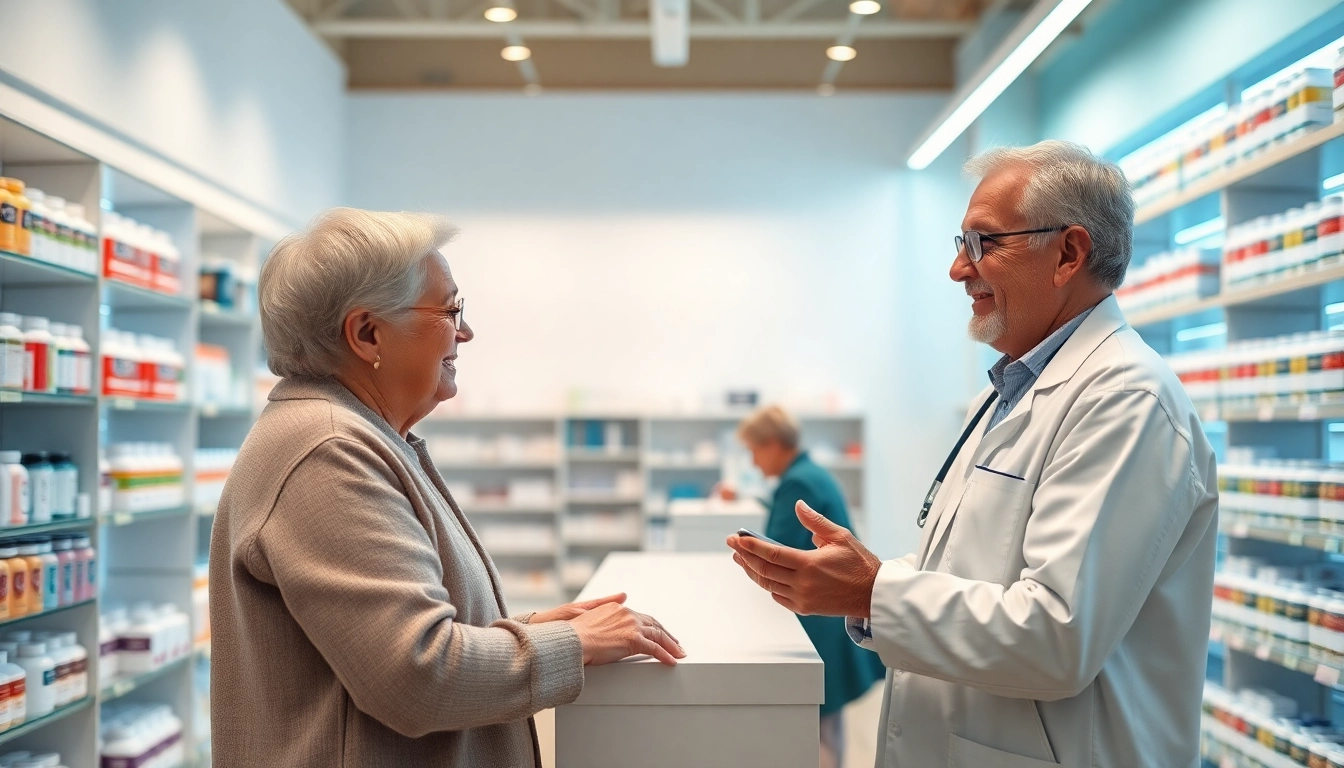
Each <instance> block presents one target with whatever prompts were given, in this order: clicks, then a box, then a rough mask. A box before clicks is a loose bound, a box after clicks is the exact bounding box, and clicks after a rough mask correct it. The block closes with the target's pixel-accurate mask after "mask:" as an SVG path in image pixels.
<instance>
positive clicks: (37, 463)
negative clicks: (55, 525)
mask: <svg viewBox="0 0 1344 768" xmlns="http://www.w3.org/2000/svg"><path fill="white" fill-rule="evenodd" d="M23 466H24V467H25V468H26V469H27V470H28V483H29V493H28V496H29V500H30V505H29V508H28V522H30V523H34V524H38V523H50V522H51V506H52V505H51V501H52V498H51V497H52V493H53V490H54V488H53V486H54V485H55V484H56V472H55V470H54V469H53V468H52V466H51V461H50V460H49V459H48V456H47V453H46V451H38V452H37V453H25V454H23Z"/></svg>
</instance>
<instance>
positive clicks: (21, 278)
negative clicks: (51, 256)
mask: <svg viewBox="0 0 1344 768" xmlns="http://www.w3.org/2000/svg"><path fill="white" fill-rule="evenodd" d="M97 282H98V278H97V277H96V276H95V275H91V274H89V273H88V272H80V271H79V270H77V269H70V268H68V267H60V266H57V265H55V264H47V263H46V262H41V261H37V260H36V259H30V258H28V257H27V256H20V255H19V254H17V253H13V252H10V251H0V285H22V286H37V285H88V286H92V285H94V284H95V283H97Z"/></svg>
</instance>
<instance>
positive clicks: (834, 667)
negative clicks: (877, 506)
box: [765, 452, 886, 715]
mask: <svg viewBox="0 0 1344 768" xmlns="http://www.w3.org/2000/svg"><path fill="white" fill-rule="evenodd" d="M799 499H802V500H803V501H805V502H807V505H808V506H809V507H811V508H813V509H815V510H816V511H817V512H819V513H820V514H821V516H822V517H825V518H826V519H827V520H830V521H831V522H833V523H835V524H836V525H842V526H844V527H845V528H851V526H850V522H849V510H848V509H847V508H846V507H845V497H844V494H842V493H841V492H840V486H838V485H837V484H836V482H835V478H833V477H831V475H830V473H828V472H827V471H826V470H824V469H822V468H821V467H819V466H817V464H816V462H814V461H812V459H811V458H809V457H808V455H807V453H806V452H803V453H800V454H798V458H797V459H794V462H793V464H790V465H789V468H788V469H786V470H784V474H782V475H780V477H779V488H777V489H776V490H775V496H774V499H773V500H772V501H771V502H770V516H769V518H767V520H766V523H765V535H766V536H769V537H770V538H772V539H774V540H775V541H778V542H779V543H780V544H783V545H784V546H786V547H793V548H794V549H816V547H815V546H813V544H812V533H811V532H810V531H808V530H807V529H806V528H804V527H803V524H802V523H800V522H798V515H797V513H796V512H795V511H794V505H795V504H797V503H798V500H799ZM798 620H799V621H801V622H802V624H803V629H804V630H805V631H806V632H807V636H808V637H810V638H811V639H812V645H814V646H816V649H817V655H819V656H821V660H822V661H823V662H824V663H825V664H826V701H825V703H824V704H822V705H821V714H823V715H829V714H833V713H835V712H839V711H840V708H841V707H843V706H844V705H846V704H848V703H849V702H851V701H853V700H854V699H857V698H859V697H860V696H862V695H863V694H864V693H867V691H868V689H869V688H871V687H872V685H873V683H875V682H877V681H878V680H881V679H883V678H884V677H885V676H886V669H885V668H884V667H883V666H882V662H881V660H880V659H879V658H878V656H877V654H875V653H873V652H871V651H867V650H864V649H863V648H860V647H859V646H857V645H855V644H854V643H853V642H852V641H851V640H850V639H849V635H848V633H846V631H845V620H844V618H842V617H839V616H799V617H798Z"/></svg>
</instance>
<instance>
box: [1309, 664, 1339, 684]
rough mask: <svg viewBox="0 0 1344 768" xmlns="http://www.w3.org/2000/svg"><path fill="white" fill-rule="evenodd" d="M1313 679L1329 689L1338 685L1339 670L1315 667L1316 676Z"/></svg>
mask: <svg viewBox="0 0 1344 768" xmlns="http://www.w3.org/2000/svg"><path fill="white" fill-rule="evenodd" d="M1313 677H1314V678H1315V679H1316V682H1318V683H1320V684H1321V685H1328V686H1330V687H1331V688H1334V687H1335V686H1337V685H1339V670H1338V669H1337V668H1335V667H1329V666H1326V665H1325V664H1321V665H1319V666H1317V667H1316V674H1315V675H1313Z"/></svg>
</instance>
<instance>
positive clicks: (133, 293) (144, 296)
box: [103, 280, 196, 312]
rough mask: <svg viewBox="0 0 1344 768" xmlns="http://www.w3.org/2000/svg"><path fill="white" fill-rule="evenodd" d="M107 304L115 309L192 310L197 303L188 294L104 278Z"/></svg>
mask: <svg viewBox="0 0 1344 768" xmlns="http://www.w3.org/2000/svg"><path fill="white" fill-rule="evenodd" d="M103 285H104V286H106V287H107V304H108V306H110V307H112V308H113V309H141V310H143V309H161V310H182V311H186V312H190V311H191V308H192V306H193V305H194V304H195V303H196V302H194V301H192V300H191V299H189V298H187V297H186V296H181V295H171V294H167V293H159V292H158V291H151V290H149V289H148V288H141V287H139V286H137V285H131V284H130V283H123V282H121V281H120V280H104V281H103Z"/></svg>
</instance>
